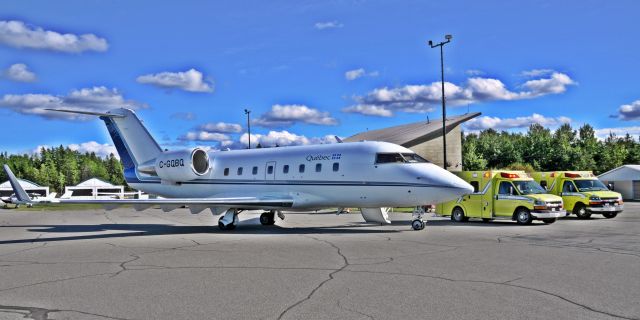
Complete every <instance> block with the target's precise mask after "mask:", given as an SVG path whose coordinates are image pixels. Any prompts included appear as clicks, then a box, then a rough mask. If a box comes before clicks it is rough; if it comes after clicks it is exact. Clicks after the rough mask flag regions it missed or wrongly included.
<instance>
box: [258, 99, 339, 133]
mask: <svg viewBox="0 0 640 320" xmlns="http://www.w3.org/2000/svg"><path fill="white" fill-rule="evenodd" d="M252 123H253V124H255V125H258V126H261V127H267V128H273V127H289V126H292V125H294V124H295V123H307V124H314V125H323V126H334V125H337V124H338V120H336V119H335V118H333V117H331V115H330V114H329V112H323V111H319V110H318V109H314V108H309V107H307V106H305V105H299V104H293V105H280V104H276V105H273V106H271V110H270V111H269V112H267V113H265V114H263V115H261V116H260V118H258V119H255V120H253V121H252Z"/></svg>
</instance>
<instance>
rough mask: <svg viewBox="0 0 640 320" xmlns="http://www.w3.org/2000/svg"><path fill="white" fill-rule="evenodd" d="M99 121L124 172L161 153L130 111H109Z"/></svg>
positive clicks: (156, 144)
mask: <svg viewBox="0 0 640 320" xmlns="http://www.w3.org/2000/svg"><path fill="white" fill-rule="evenodd" d="M100 119H102V121H104V123H105V125H106V126H107V130H109V135H110V136H111V139H113V143H114V145H115V147H116V150H118V154H119V155H120V159H121V160H122V165H123V166H124V169H125V171H126V170H127V169H132V168H135V167H137V166H138V165H140V164H144V163H147V162H149V161H152V160H154V159H155V158H156V157H158V156H159V155H160V154H161V153H162V148H160V145H158V143H157V142H156V140H155V139H154V138H153V137H152V136H151V134H150V133H149V131H147V128H145V127H144V125H143V124H142V121H140V119H138V116H136V114H135V113H134V112H133V111H132V110H129V109H116V110H111V111H109V115H102V116H100Z"/></svg>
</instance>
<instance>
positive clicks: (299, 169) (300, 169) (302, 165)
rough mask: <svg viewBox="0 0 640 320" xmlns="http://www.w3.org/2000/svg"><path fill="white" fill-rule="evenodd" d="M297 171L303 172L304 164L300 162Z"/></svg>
mask: <svg viewBox="0 0 640 320" xmlns="http://www.w3.org/2000/svg"><path fill="white" fill-rule="evenodd" d="M298 171H299V172H300V173H304V164H301V165H300V167H298Z"/></svg>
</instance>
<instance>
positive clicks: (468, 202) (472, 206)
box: [462, 179, 482, 218]
mask: <svg viewBox="0 0 640 320" xmlns="http://www.w3.org/2000/svg"><path fill="white" fill-rule="evenodd" d="M469 184H470V185H471V186H472V187H473V193H472V194H469V195H466V196H463V197H462V205H463V206H464V213H465V215H466V216H467V217H470V218H481V217H482V193H481V190H480V179H474V180H470V181H469Z"/></svg>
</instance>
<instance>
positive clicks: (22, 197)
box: [4, 164, 31, 203]
mask: <svg viewBox="0 0 640 320" xmlns="http://www.w3.org/2000/svg"><path fill="white" fill-rule="evenodd" d="M4 172H6V173H7V177H9V183H11V188H13V193H15V194H16V198H17V199H18V201H19V202H23V203H30V202H31V198H30V197H29V195H28V194H27V192H26V191H24V189H23V188H22V186H21V185H20V182H18V179H17V178H16V176H15V175H13V172H12V171H11V168H9V165H6V164H5V165H4Z"/></svg>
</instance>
